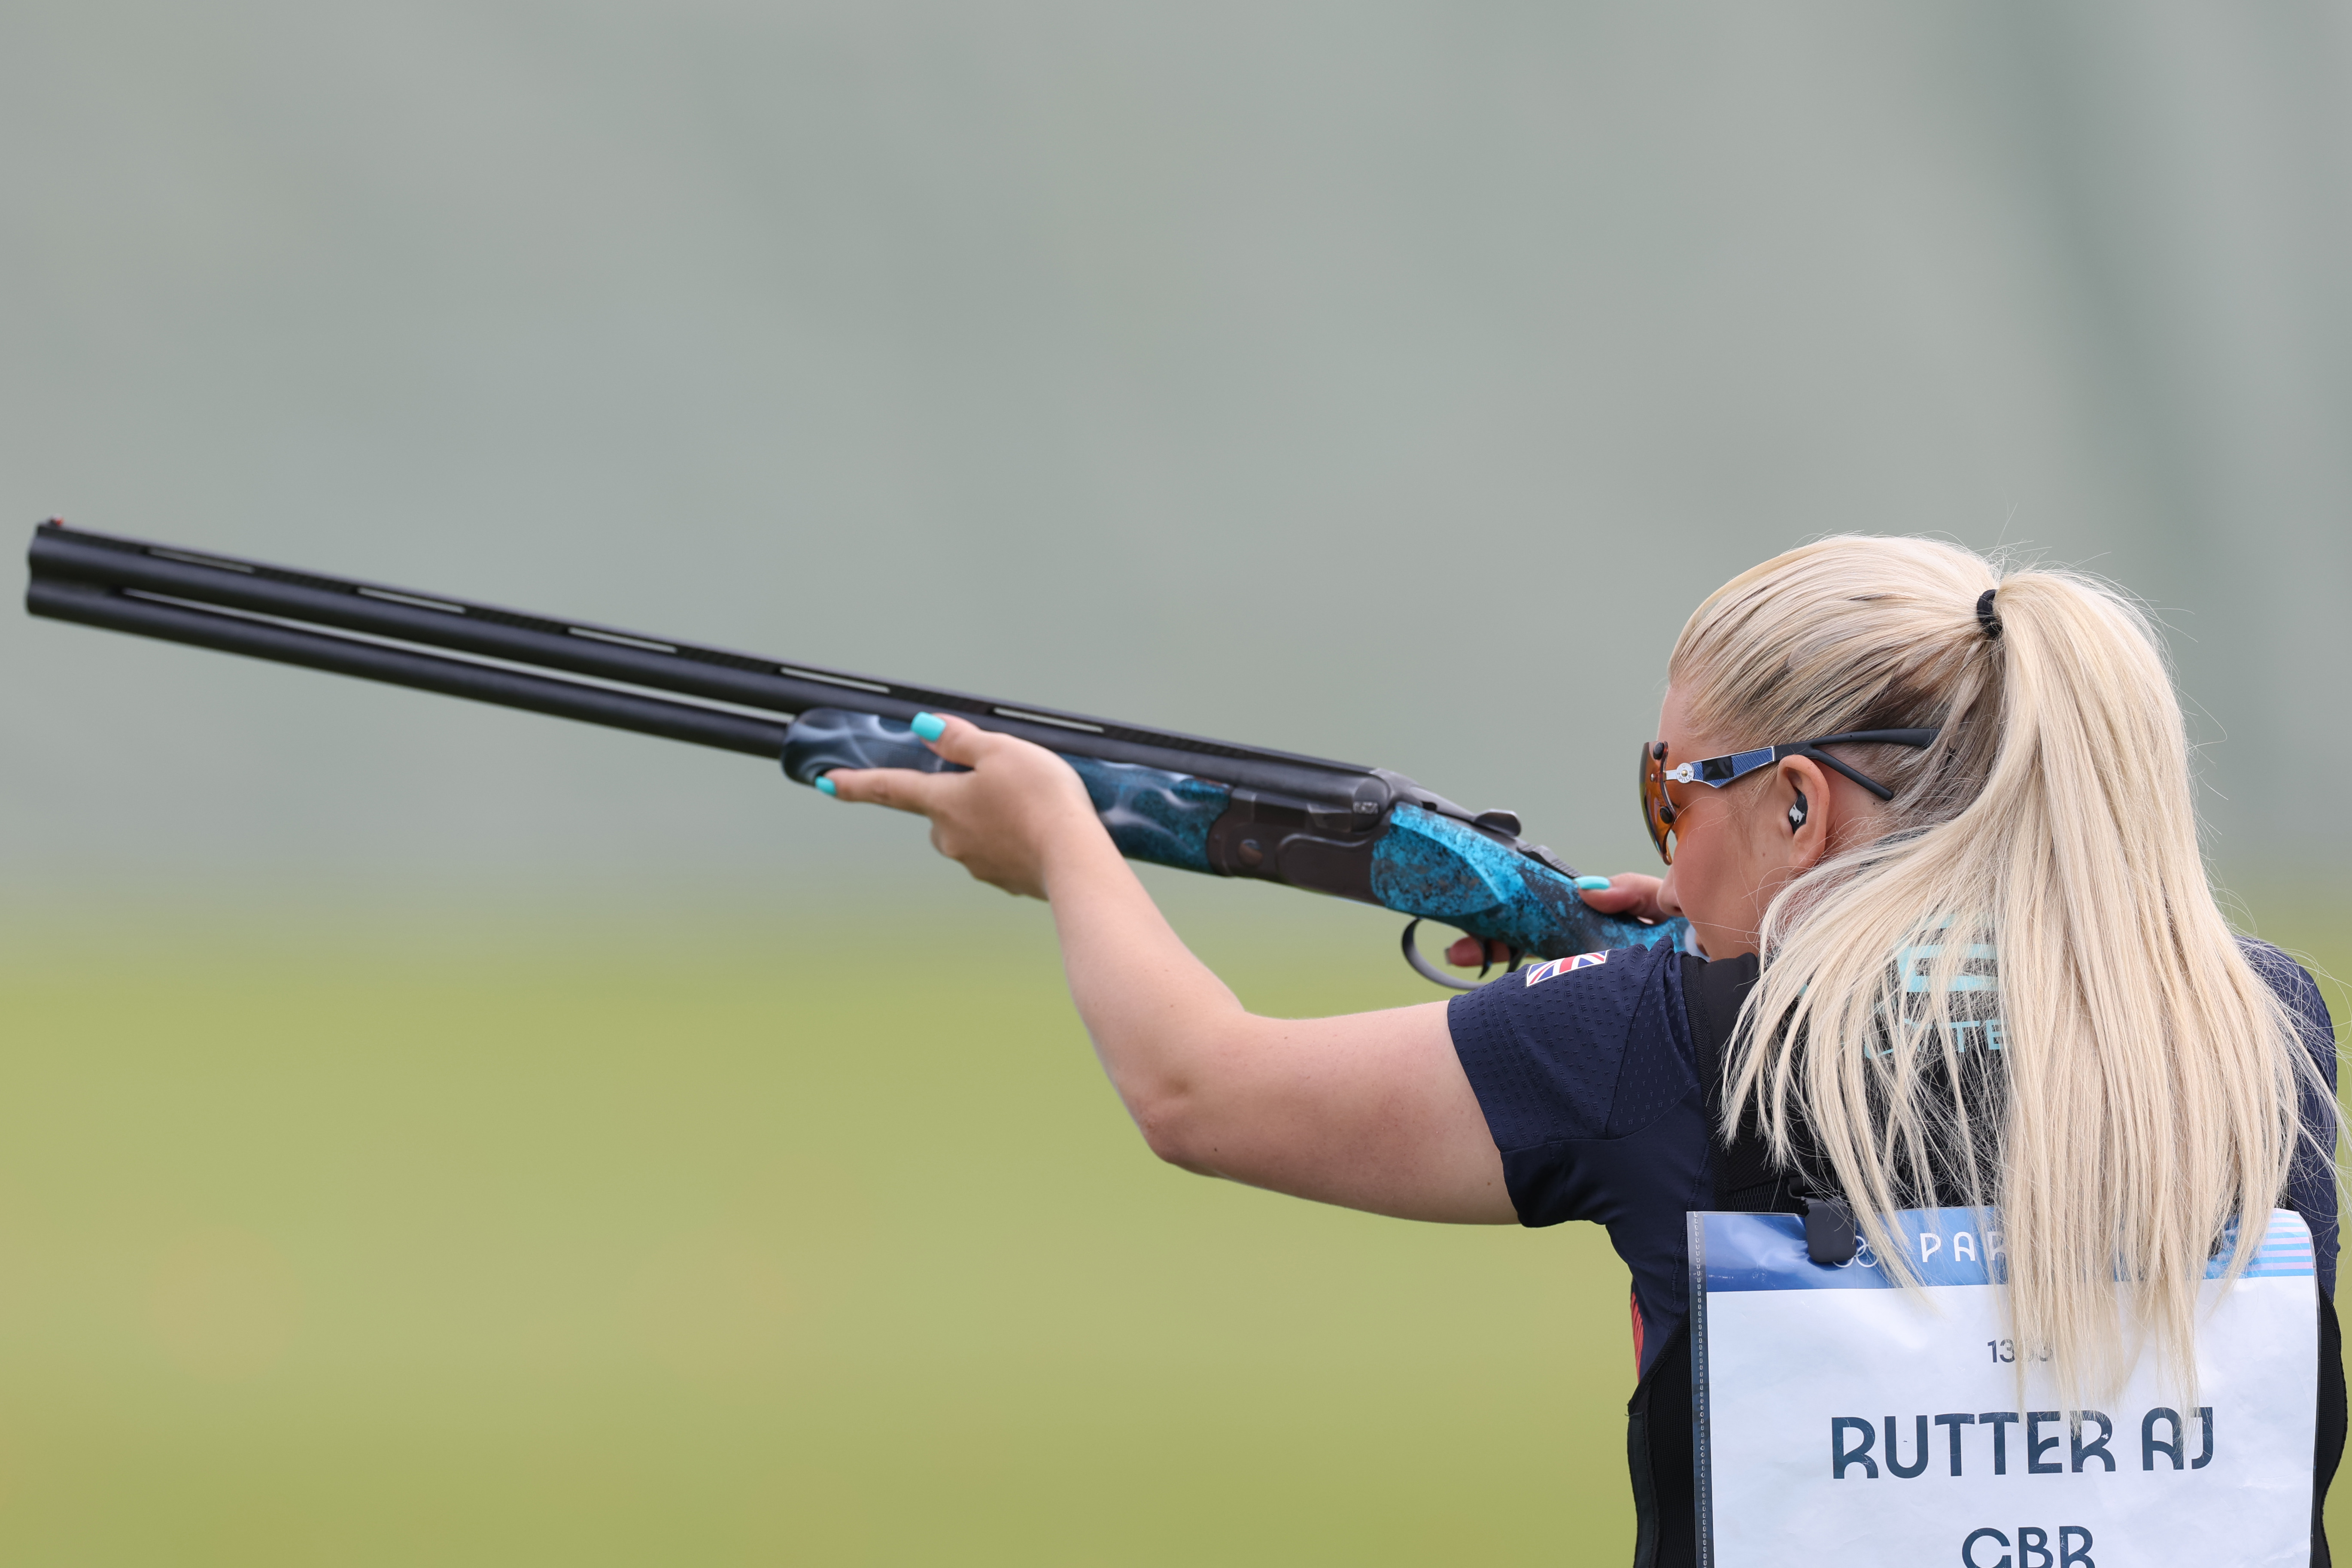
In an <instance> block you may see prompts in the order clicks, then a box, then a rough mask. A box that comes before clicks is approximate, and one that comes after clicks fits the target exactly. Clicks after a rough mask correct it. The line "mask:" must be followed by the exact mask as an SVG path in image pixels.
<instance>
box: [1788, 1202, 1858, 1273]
mask: <svg viewBox="0 0 2352 1568" xmlns="http://www.w3.org/2000/svg"><path fill="white" fill-rule="evenodd" d="M1799 1201H1800V1202H1801V1203H1802V1204H1803V1205H1805V1256H1806V1257H1808V1258H1811V1259H1812V1260H1813V1261H1814V1262H1816V1263H1821V1264H1831V1265H1834V1264H1840V1263H1851V1262H1853V1249H1854V1240H1855V1237H1854V1234H1853V1210H1851V1209H1849V1208H1847V1207H1846V1206H1845V1205H1843V1204H1842V1203H1840V1202H1839V1201H1838V1200H1837V1199H1835V1198H1822V1197H1809V1198H1801V1199H1800V1200H1799Z"/></svg>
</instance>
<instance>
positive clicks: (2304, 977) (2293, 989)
mask: <svg viewBox="0 0 2352 1568" xmlns="http://www.w3.org/2000/svg"><path fill="white" fill-rule="evenodd" d="M2238 948H2239V951H2240V952H2243V953H2244V954H2245V955H2246V962H2247V963H2250V964H2252V966H2253V971H2254V973H2256V974H2259V975H2261V976H2262V978H2263V984H2265V985H2268V986H2269V987H2270V988H2271V991H2272V993H2273V994H2274V995H2276V996H2277V997H2278V999H2279V1000H2280V1001H2281V1002H2284V1004H2286V1009H2287V1011H2288V1012H2290V1013H2292V1014H2294V1020H2295V1024H2296V1026H2297V1027H2298V1028H2300V1029H2301V1030H2302V1031H2303V1035H2304V1040H2305V1044H2306V1045H2309V1046H2310V1047H2312V1049H2313V1050H2315V1051H2316V1050H2318V1049H2320V1048H2321V1046H2322V1044H2323V1042H2324V1043H2325V1045H2326V1048H2327V1050H2328V1052H2329V1054H2330V1055H2333V1054H2334V1048H2335V1043H2336V1025H2335V1021H2334V1020H2333V1019H2331V1018H2329V1017H2328V1016H2327V999H2326V997H2324V996H2322V995H2321V994H2319V982H2318V981H2316V980H2314V979H2313V978H2312V977H2311V971H2309V970H2308V969H2305V967H2304V966H2303V965H2302V964H2300V963H2296V962H2295V961H2294V958H2293V957H2291V956H2290V955H2289V954H2288V953H2287V952H2286V950H2285V949H2284V948H2279V947H2273V946H2272V945H2271V944H2270V943H2269V942H2261V941H2257V940H2256V939H2255V938H2253V937H2250V936H2242V937H2240V938H2239V939H2238Z"/></svg>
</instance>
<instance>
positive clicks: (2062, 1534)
mask: <svg viewBox="0 0 2352 1568" xmlns="http://www.w3.org/2000/svg"><path fill="white" fill-rule="evenodd" d="M1894 1230H1895V1234H1896V1235H1897V1236H1899V1237H1903V1238H1904V1240H1905V1243H1906V1246H1908V1247H1910V1249H1911V1256H1912V1259H1913V1261H1914V1263H1915V1264H1916V1266H1917V1271H1918V1274H1919V1277H1920V1278H1921V1279H1923V1280H1925V1281H1926V1289H1925V1290H1924V1292H1922V1293H1920V1294H1917V1295H1915V1294H1912V1293H1908V1292H1906V1291H1903V1290H1900V1289H1895V1287H1894V1286H1893V1285H1892V1284H1891V1283H1890V1282H1889V1280H1888V1279H1887V1278H1886V1276H1885V1273H1884V1272H1883V1271H1882V1269H1881V1268H1880V1267H1879V1264H1878V1260H1877V1259H1876V1258H1874V1257H1873V1256H1872V1255H1871V1253H1870V1250H1869V1248H1868V1247H1863V1248H1862V1249H1861V1250H1860V1251H1858V1252H1857V1253H1856V1254H1855V1257H1854V1258H1853V1261H1852V1262H1850V1263H1845V1264H1839V1265H1834V1266H1830V1265H1823V1264H1817V1263H1815V1262H1813V1261H1812V1260H1811V1258H1809V1257H1807V1256H1806V1253H1805V1230H1804V1221H1803V1220H1802V1219H1801V1218H1799V1217H1798V1216H1797V1215H1779V1214H1694V1215H1691V1216H1690V1256H1691V1274H1692V1286H1693V1289H1692V1312H1691V1381H1692V1387H1693V1394H1694V1398H1695V1402H1696V1412H1695V1414H1696V1420H1697V1430H1696V1434H1695V1436H1696V1446H1697V1462H1698V1476H1697V1481H1698V1512H1699V1517H1698V1537H1699V1561H1700V1562H1701V1563H1707V1564H1713V1565H1715V1568H1766V1565H1770V1568H1782V1565H1794V1564H1800V1563H1801V1564H1806V1565H1808V1568H1810V1565H1812V1564H1818V1563H1896V1564H1903V1565H1905V1568H1911V1565H1915V1564H1916V1565H1917V1568H1930V1565H1932V1568H1948V1565H1951V1564H1965V1565H1967V1568H2138V1565H2141V1564H2154V1563H2168V1564H2169V1563H2230V1564H2232V1565H2233V1568H2234V1565H2241V1564H2257V1563H2260V1564H2269V1563H2276V1564H2287V1563H2293V1564H2296V1565H2297V1568H2300V1565H2302V1564H2305V1563H2308V1562H2309V1561H2310V1559H2311V1480H2312V1477H2311V1461H2312V1451H2311V1450H2312V1440H2313V1425H2314V1421H2315V1407H2316V1405H2317V1394H2318V1365H2319V1327H2318V1318H2319V1304H2318V1281H2317V1279H2316V1276H2315V1272H2314V1269H2313V1266H2312V1252H2311V1233H2310V1232H2309V1231H2308V1230H2307V1229H2305V1226H2304V1224H2303V1221H2302V1220H2300V1219H2299V1218H2297V1217H2296V1216H2295V1215H2293V1214H2290V1213H2288V1212H2286V1211H2284V1210H2281V1211H2278V1212H2276V1213H2273V1215H2271V1222H2270V1230H2269V1233H2268V1235H2267V1236H2266V1237H2265V1238H2264V1240H2263V1248H2262V1251H2261V1253H2260V1254H2259V1255H2258V1256H2257V1257H2256V1258H2255V1260H2254V1263H2253V1265H2252V1268H2249V1269H2248V1270H2247V1272H2246V1273H2245V1274H2244V1275H2243V1276H2242V1277H2241V1278H2240V1279H2239V1280H2238V1282H2237V1283H2236V1284H2235V1285H2234V1286H2232V1287H2231V1288H2230V1289H2228V1290H2227V1291H2226V1292H2225V1291H2224V1290H2223V1289H2221V1285H2220V1283H2219V1282H2218V1279H2217V1280H2215V1281H2214V1282H2210V1283H2208V1284H2207V1285H2206V1286H2205V1307H2206V1316H2205V1317H2204V1318H2203V1319H2202V1320H2201V1321H2200V1324H2199V1332H2198V1376H2199V1380H2200V1381H2199V1384H2198V1394H2197V1398H2198V1407H2197V1408H2195V1409H2179V1408H2176V1406H2177V1405H2179V1403H2180V1397H2179V1393H2178V1392H2177V1390H2173V1389H2168V1388H2165V1387H2163V1386H2161V1385H2160V1384H2159V1382H2158V1377H2157V1375H2156V1369H2155V1363H2156V1360H2157V1358H2156V1357H2155V1356H2154V1355H2152V1354H2150V1355H2144V1356H2142V1357H2141V1363H2140V1366H2139V1368H2138V1370H2137V1372H2136V1373H2134V1374H2133V1377H2132V1380H2131V1382H2130V1383H2129V1384H2127V1385H2126V1387H2125V1388H2124V1390H2123V1392H2122V1393H2121V1394H2116V1395H2115V1396H2113V1397H2111V1398H2110V1399H2108V1400H2107V1402H2106V1403H2107V1408H2106V1409H2105V1410H2085V1411H2083V1412H2081V1413H2080V1414H2081V1418H2080V1419H2079V1420H2076V1419H2075V1418H2074V1415H2072V1414H2071V1413H2067V1412H2063V1411H2060V1410H2057V1409H2055V1408H2050V1407H2048V1406H2055V1405H2056V1404H2057V1403H2058V1402H2057V1400H2056V1398H2055V1397H2054V1396H2053V1395H2051V1394H2049V1392H2048V1388H2049V1384H2048V1380H2047V1379H2046V1378H2045V1377H2041V1376H2038V1375H2036V1374H2035V1373H2034V1372H2033V1371H2032V1364H2031V1357H2030V1353H2029V1352H2021V1351H2020V1349H2019V1347H2017V1346H2015V1345H2012V1344H2011V1343H2010V1342H2009V1340H2008V1339H2007V1337H2006V1335H2007V1333H2008V1331H2007V1330H2006V1329H2005V1328H2003V1327H2002V1323H2001V1311H2000V1299H1999V1290H1998V1289H1997V1287H1996V1286H1995V1284H1994V1282H1993V1281H1994V1278H1995V1276H1994V1275H1993V1274H1992V1273H1990V1272H1988V1269H1987V1265H1988V1264H1989V1263H1994V1262H1995V1261H1996V1260H1997V1259H1998V1258H2000V1233H1999V1232H1998V1231H1994V1232H1993V1233H1992V1234H1991V1235H1990V1237H1988V1236H1986V1235H1985V1234H1984V1233H1983V1230H1982V1228H1981V1226H1980V1224H1979V1217H1978V1215H1977V1212H1976V1211H1975V1210H1972V1209H1924V1210H1910V1211H1906V1212H1905V1213H1903V1214H1900V1215H1895V1216H1894ZM1988 1243H1990V1246H1988ZM2212 1272H2213V1274H2214V1275H2215V1276H2218V1275H2219V1274H2220V1273H2221V1265H2220V1264H2219V1263H2216V1264H2215V1265H2214V1266H2213V1270H2212ZM1922 1296H1924V1298H1925V1299H1924V1300H1923V1299H1922ZM2021 1353H2029V1360H2028V1367H2029V1371H2028V1376H2027V1380H2026V1398H2025V1399H2024V1401H2023V1402H2022V1406H2021V1402H2020V1401H2019V1399H2018V1396H2017V1382H2016V1373H2017V1364H2016V1362H2017V1357H2018V1356H2019V1355H2020V1354H2021ZM2035 1405H2044V1406H2045V1408H2042V1409H2036V1408H2034V1406H2035Z"/></svg>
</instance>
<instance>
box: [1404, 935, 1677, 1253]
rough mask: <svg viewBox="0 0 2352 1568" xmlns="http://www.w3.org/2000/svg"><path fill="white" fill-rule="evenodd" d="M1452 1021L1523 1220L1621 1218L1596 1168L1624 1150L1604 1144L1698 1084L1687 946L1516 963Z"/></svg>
mask: <svg viewBox="0 0 2352 1568" xmlns="http://www.w3.org/2000/svg"><path fill="white" fill-rule="evenodd" d="M1446 1023H1447V1026H1448V1027H1449V1029H1450V1031H1451V1032H1452V1035H1453V1037H1454V1052H1455V1054H1456V1055H1457V1056H1458V1057H1460V1058H1461V1060H1462V1069H1463V1071H1464V1072H1465V1074H1466V1075H1467V1076H1468V1078H1469V1079H1470V1085H1471V1088H1472V1089H1474V1090H1475V1092H1476V1094H1477V1096H1478V1104H1479V1108H1480V1109H1481V1110H1483V1111H1484V1112H1485V1113H1486V1125H1487V1128H1488V1130H1489V1131H1491V1132H1492V1133H1493V1134H1494V1138H1495V1145H1496V1148H1497V1149H1498V1150H1499V1151H1500V1152H1502V1155H1503V1169H1504V1176H1505V1179H1506V1181H1507V1184H1508V1185H1509V1188H1510V1195H1511V1203H1512V1206H1513V1207H1514V1208H1515V1209H1517V1212H1518V1215H1519V1221H1520V1223H1521V1224H1523V1225H1530V1226H1542V1225H1557V1224H1559V1222H1561V1221H1562V1220H1570V1219H1592V1220H1601V1221H1603V1222H1604V1223H1605V1222H1606V1221H1607V1220H1609V1219H1610V1218H1611V1217H1612V1211H1613V1210H1614V1209H1615V1208H1616V1207H1617V1204H1616V1203H1615V1202H1614V1201H1612V1194H1609V1193H1607V1192H1605V1191H1602V1190H1601V1188H1602V1187H1603V1186H1605V1185H1607V1183H1605V1182H1602V1183H1599V1184H1596V1178H1597V1177H1598V1176H1599V1175H1600V1173H1601V1167H1602V1165H1603V1164H1604V1163H1607V1164H1611V1165H1613V1164H1615V1163H1616V1162H1603V1161H1601V1160H1597V1159H1596V1158H1595V1157H1594V1153H1595V1149H1594V1146H1595V1145H1599V1144H1605V1143H1611V1142H1618V1141H1622V1140H1623V1139H1625V1138H1627V1137H1629V1136H1632V1135H1634V1134H1637V1133H1639V1132H1641V1131H1643V1130H1644V1129H1647V1128H1649V1127H1651V1126H1653V1125H1654V1123H1656V1122H1658V1121H1660V1120H1661V1119H1662V1118H1664V1117H1665V1116H1666V1115H1667V1114H1668V1113H1669V1112H1670V1111H1673V1110H1675V1109H1677V1108H1681V1107H1685V1106H1686V1105H1687V1104H1688V1103H1689V1102H1690V1101H1691V1100H1692V1099H1693V1096H1694V1095H1695V1092H1696V1086H1697V1078H1696V1072H1695V1071H1694V1069H1693V1068H1692V1066H1691V1050H1690V1041H1689V1026H1688V1024H1687V1021H1686V1020H1685V1016H1684V1014H1683V1009H1682V995H1681V985H1680V972H1679V968H1678V966H1677V955H1676V954H1675V952H1673V951H1672V950H1671V949H1670V948H1668V947H1667V946H1666V945H1665V944H1663V943H1661V944H1660V945H1659V946H1658V947H1655V948H1646V949H1645V948H1624V949H1619V950H1616V951H1613V952H1607V953H1588V954H1583V955H1581V956H1580V957H1578V958H1574V959H1557V960H1554V961H1552V962H1551V963H1544V964H1538V965H1537V966H1535V967H1534V968H1532V969H1528V970H1525V971H1522V972H1521V973H1517V974H1507V975H1505V976H1504V977H1503V978H1502V979H1500V980H1497V981H1496V982H1494V983H1493V984H1488V985H1484V986H1481V987H1480V988H1479V989H1477V990H1475V991H1471V992H1465V993H1464V994H1462V995H1460V996H1458V997H1456V998H1454V1002H1453V1004H1452V1005H1451V1006H1450V1007H1449V1008H1448V1010H1447V1014H1446ZM1701 1128H1702V1130H1701V1134H1700V1139H1699V1142H1700V1153H1701V1155H1702V1156H1703V1153H1704V1131H1703V1123H1702V1124H1701ZM1683 1141H1685V1142H1687V1141H1688V1140H1687V1139H1686V1138H1685V1139H1684V1140H1683Z"/></svg>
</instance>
